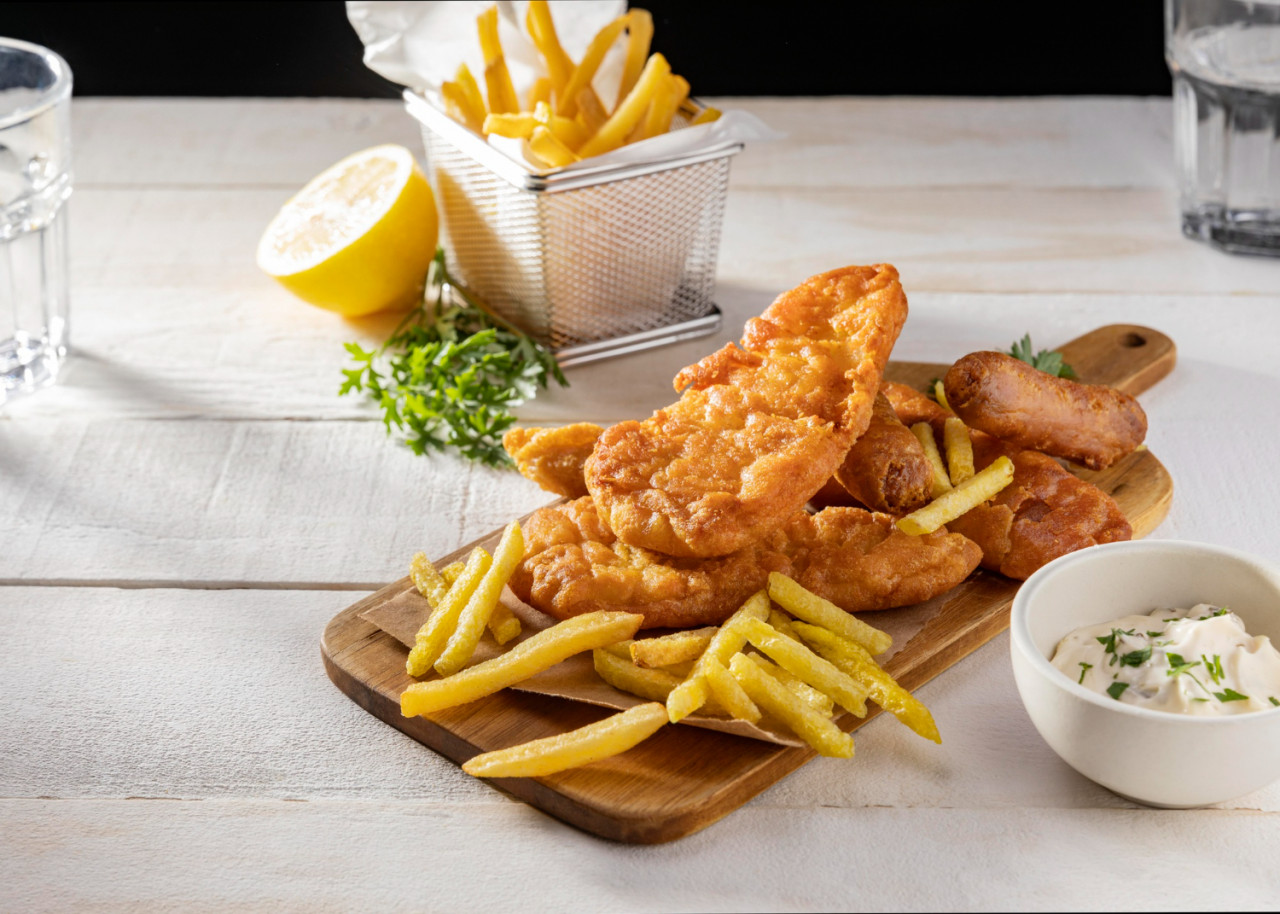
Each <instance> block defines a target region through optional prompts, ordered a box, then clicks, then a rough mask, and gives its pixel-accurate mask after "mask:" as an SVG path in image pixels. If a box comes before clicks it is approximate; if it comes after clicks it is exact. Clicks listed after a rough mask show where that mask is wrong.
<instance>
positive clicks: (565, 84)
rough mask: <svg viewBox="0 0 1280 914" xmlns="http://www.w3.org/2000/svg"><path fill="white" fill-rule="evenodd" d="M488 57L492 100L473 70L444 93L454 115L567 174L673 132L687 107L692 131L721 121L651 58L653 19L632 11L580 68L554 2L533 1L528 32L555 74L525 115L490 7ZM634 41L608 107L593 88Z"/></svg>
mask: <svg viewBox="0 0 1280 914" xmlns="http://www.w3.org/2000/svg"><path fill="white" fill-rule="evenodd" d="M476 26H477V30H478V32H479V37H480V50H481V52H482V53H483V54H484V84H485V93H484V95H482V94H481V92H480V86H479V84H478V83H477V82H476V79H475V77H474V76H473V75H472V74H471V71H470V70H469V69H468V67H467V65H466V64H461V65H460V66H459V67H458V70H457V73H456V74H455V76H454V78H453V79H452V80H450V81H447V82H445V83H444V84H443V85H442V86H441V87H440V91H441V95H442V96H443V99H444V105H445V110H446V112H447V113H448V114H449V115H450V117H452V118H453V119H454V120H456V121H459V122H460V123H462V124H465V125H466V126H467V127H469V128H471V129H472V130H474V131H476V132H477V133H479V134H481V135H482V136H489V135H490V134H494V135H497V136H504V137H512V138H515V139H521V140H525V141H526V143H527V151H528V153H529V155H530V157H531V158H533V159H534V160H535V161H537V162H539V163H541V164H542V165H543V166H544V167H547V168H561V167H564V166H565V165H570V164H572V163H574V162H577V161H580V160H581V159H585V158H588V157H590V156H597V155H603V154H604V153H606V152H611V151H612V150H614V149H617V148H619V147H621V146H625V145H627V144H629V143H635V142H638V141H640V140H645V139H648V138H650V137H654V136H658V135H659V134H662V133H666V132H667V131H668V130H670V129H671V127H672V125H673V124H674V123H675V122H676V115H677V112H679V111H680V110H681V109H682V108H685V109H686V111H687V112H688V113H689V123H690V124H691V125H695V124H704V123H709V122H711V121H714V120H716V119H717V118H718V117H719V116H720V112H719V111H717V110H716V109H715V108H710V107H693V106H692V105H691V103H690V101H689V88H690V87H689V83H688V81H686V80H685V79H684V78H682V77H681V76H678V75H677V74H675V73H673V72H672V71H671V65H670V64H669V63H667V60H666V58H665V57H663V56H662V55H661V54H656V53H655V54H650V53H649V44H650V41H651V40H652V39H653V17H652V16H651V15H650V14H649V13H648V12H647V11H646V10H642V9H632V10H628V11H627V12H626V13H625V14H623V15H621V16H619V17H618V18H617V19H614V20H613V21H612V22H610V23H609V24H608V25H606V26H605V27H604V28H602V29H601V30H600V31H599V33H597V34H596V36H595V38H594V39H592V41H591V43H590V45H588V46H587V50H586V52H585V53H584V54H583V56H582V60H580V61H578V62H577V63H574V61H573V59H572V58H570V57H569V55H568V54H567V53H566V52H565V50H564V48H563V47H562V46H561V45H560V40H559V38H558V37H557V36H556V29H555V23H554V22H553V21H552V19H551V10H550V8H549V7H548V6H547V3H546V0H532V2H530V3H529V7H528V12H527V14H526V16H525V27H526V28H527V29H528V32H529V37H530V38H531V39H532V40H533V44H534V46H535V47H537V49H538V52H539V54H540V55H541V56H542V59H543V62H544V63H545V65H546V70H547V75H546V76H544V77H540V78H539V79H538V80H537V81H536V82H535V83H534V85H533V87H532V89H531V90H530V92H529V96H528V98H527V99H526V103H525V105H524V107H523V108H522V107H521V105H520V100H519V98H518V97H517V94H516V90H515V86H514V85H513V84H512V81H511V73H510V71H509V70H508V68H507V63H506V58H505V57H504V56H503V51H502V44H501V43H500V42H499V40H498V10H497V7H490V8H489V9H488V10H486V11H485V12H483V13H481V14H480V16H479V17H478V18H477V20H476ZM624 32H625V34H626V59H625V63H624V65H623V70H622V81H621V84H620V85H619V88H618V95H617V99H616V101H615V102H614V104H613V105H612V106H611V107H606V105H605V103H604V102H603V101H602V100H601V98H600V96H599V94H598V93H597V92H596V90H595V88H594V87H593V86H592V80H594V79H595V76H596V72H597V71H598V70H599V69H600V65H601V63H602V62H603V61H604V58H605V55H606V54H607V53H608V51H609V49H610V48H611V47H612V46H613V44H614V43H615V42H617V41H618V40H620V39H622V37H623V33H624Z"/></svg>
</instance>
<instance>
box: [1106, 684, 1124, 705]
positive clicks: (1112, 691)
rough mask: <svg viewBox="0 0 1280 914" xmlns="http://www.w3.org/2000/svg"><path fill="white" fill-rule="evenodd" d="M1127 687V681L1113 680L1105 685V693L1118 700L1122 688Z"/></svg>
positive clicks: (1121, 693)
mask: <svg viewBox="0 0 1280 914" xmlns="http://www.w3.org/2000/svg"><path fill="white" fill-rule="evenodd" d="M1127 688H1129V683H1127V682H1113V683H1111V685H1109V686H1107V694H1108V695H1110V696H1111V697H1112V698H1114V699H1115V700H1116V701H1119V700H1120V696H1121V695H1123V694H1124V690H1125V689H1127Z"/></svg>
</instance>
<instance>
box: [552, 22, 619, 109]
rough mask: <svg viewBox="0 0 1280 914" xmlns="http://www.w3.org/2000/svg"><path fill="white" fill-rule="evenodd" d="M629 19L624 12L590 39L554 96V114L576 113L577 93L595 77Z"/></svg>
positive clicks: (586, 86)
mask: <svg viewBox="0 0 1280 914" xmlns="http://www.w3.org/2000/svg"><path fill="white" fill-rule="evenodd" d="M630 21H631V15H630V14H629V13H624V14H622V15H621V16H619V17H618V18H617V19H615V20H613V21H612V22H610V23H609V24H608V25H606V26H605V27H604V28H602V29H601V30H600V31H599V32H597V33H596V36H595V37H594V38H592V39H591V43H590V44H589V45H587V50H586V51H585V52H584V53H583V55H582V60H581V61H579V63H578V65H577V66H576V67H574V69H573V75H571V76H570V77H569V82H568V83H567V84H566V85H565V87H564V92H563V93H562V94H560V95H557V96H556V114H559V115H560V116H561V117H573V116H574V115H575V114H577V113H578V93H579V92H581V91H582V90H583V89H586V88H588V87H589V86H590V85H591V80H593V79H594V78H595V75H596V71H597V70H599V69H600V64H601V63H602V62H603V61H604V55H605V54H606V53H608V51H609V48H610V47H612V46H613V43H614V42H615V41H617V40H618V36H619V35H621V34H622V30H623V29H625V28H626V27H627V23H628V22H630Z"/></svg>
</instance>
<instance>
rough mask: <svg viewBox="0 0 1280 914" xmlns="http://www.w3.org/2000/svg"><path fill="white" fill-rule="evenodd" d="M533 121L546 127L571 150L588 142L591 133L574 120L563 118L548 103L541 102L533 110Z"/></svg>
mask: <svg viewBox="0 0 1280 914" xmlns="http://www.w3.org/2000/svg"><path fill="white" fill-rule="evenodd" d="M533 119H534V120H535V121H536V122H537V123H539V124H541V125H542V126H543V127H546V128H547V129H548V130H550V131H551V133H552V134H553V135H554V136H555V138H556V139H557V140H559V141H560V142H561V143H564V144H565V145H566V146H568V147H569V148H570V149H577V148H578V147H579V146H581V145H582V144H583V143H585V142H586V141H587V137H588V136H590V135H591V134H590V132H589V131H588V130H587V129H586V128H585V127H583V126H582V125H581V124H579V123H578V122H577V121H575V120H573V119H572V118H567V117H561V116H560V115H558V114H556V113H555V112H554V111H552V110H551V106H550V105H549V104H547V103H546V102H539V103H538V104H537V105H536V106H534V109H533Z"/></svg>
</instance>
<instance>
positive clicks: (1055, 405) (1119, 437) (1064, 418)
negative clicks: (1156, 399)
mask: <svg viewBox="0 0 1280 914" xmlns="http://www.w3.org/2000/svg"><path fill="white" fill-rule="evenodd" d="M942 384H943V389H944V390H945V391H946V394H947V403H948V404H950V406H951V408H952V409H953V410H955V412H956V415H958V416H959V417H960V418H961V419H963V420H964V423H965V425H967V426H969V427H970V428H976V429H979V430H981V431H984V432H986V433H987V434H989V435H994V436H995V437H997V438H999V439H1000V440H1001V441H1007V442H1009V443H1010V444H1013V445H1015V446H1017V447H1021V448H1026V449H1027V450H1032V451H1041V452H1042V453H1045V454H1051V455H1053V456H1054V457H1062V458H1064V459H1066V460H1070V461H1071V462H1072V463H1079V464H1083V465H1084V466H1087V467H1088V468H1089V469H1091V470H1101V469H1104V468H1106V467H1109V466H1111V464H1113V463H1115V462H1116V461H1117V460H1118V459H1120V458H1121V457H1123V456H1124V455H1125V454H1128V453H1130V452H1131V451H1132V450H1133V449H1134V448H1136V447H1137V446H1138V445H1139V444H1141V443H1142V439H1143V438H1145V437H1146V434H1147V414H1146V413H1145V412H1143V411H1142V407H1141V406H1139V405H1138V401H1137V400H1135V399H1134V398H1133V397H1131V396H1129V395H1128V394H1125V393H1121V392H1120V391H1118V390H1116V389H1114V388H1111V387H1104V386H1102V385H1098V384H1080V383H1078V382H1076V381H1071V380H1068V379H1067V378H1059V377H1055V376H1053V375H1051V374H1047V373H1045V372H1043V371H1040V370H1039V369H1037V368H1033V367H1032V366H1030V365H1028V364H1027V363H1026V362H1023V361H1021V360H1019V359H1015V358H1014V357H1013V356H1010V355H1005V354H1004V353H1003V352H972V353H970V354H969V355H967V356H965V357H964V358H962V359H961V360H960V361H958V362H956V363H955V364H954V365H952V366H951V368H950V370H949V371H947V374H946V377H945V378H943V381H942Z"/></svg>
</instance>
